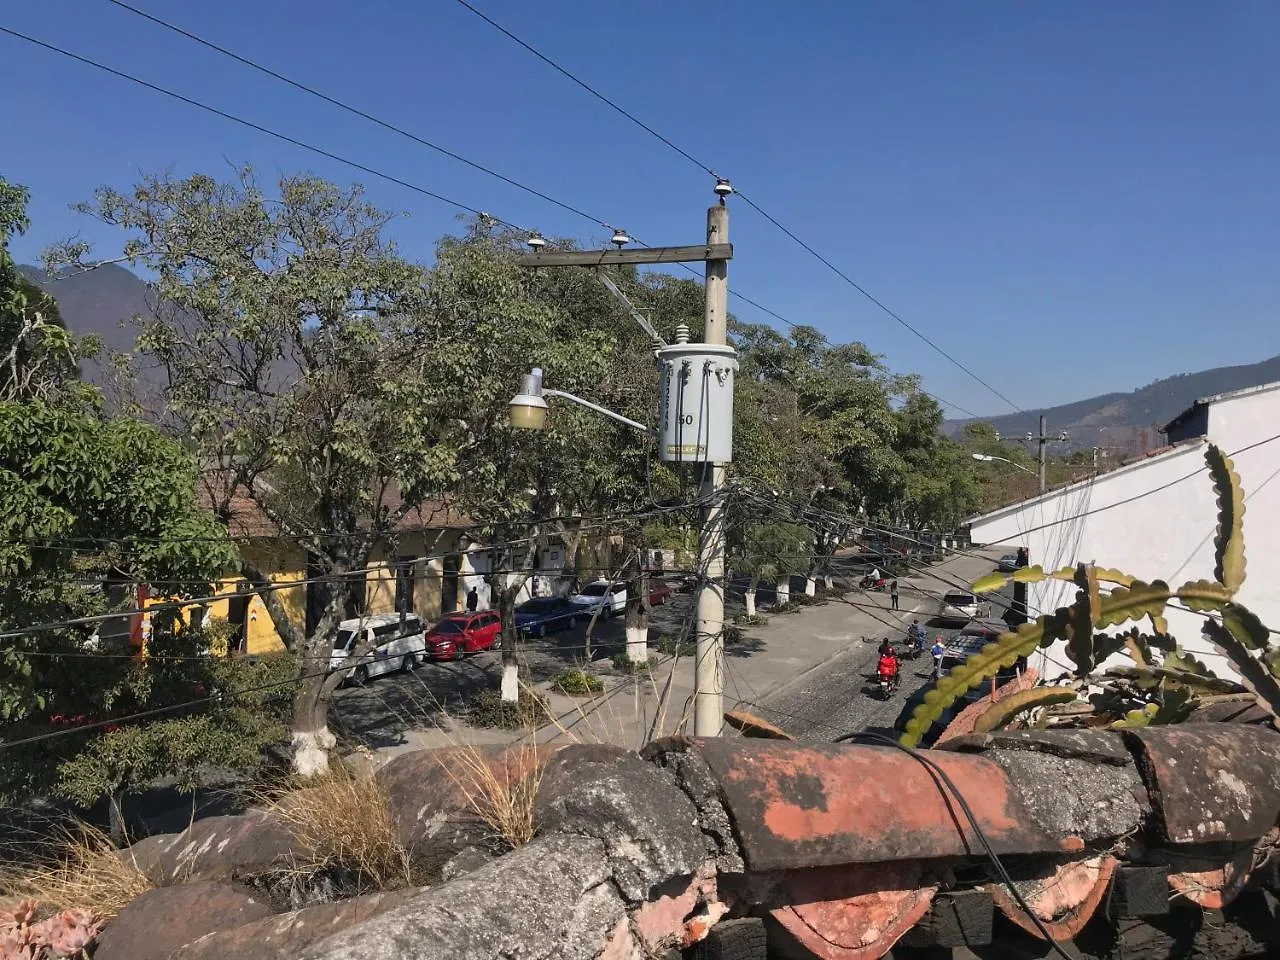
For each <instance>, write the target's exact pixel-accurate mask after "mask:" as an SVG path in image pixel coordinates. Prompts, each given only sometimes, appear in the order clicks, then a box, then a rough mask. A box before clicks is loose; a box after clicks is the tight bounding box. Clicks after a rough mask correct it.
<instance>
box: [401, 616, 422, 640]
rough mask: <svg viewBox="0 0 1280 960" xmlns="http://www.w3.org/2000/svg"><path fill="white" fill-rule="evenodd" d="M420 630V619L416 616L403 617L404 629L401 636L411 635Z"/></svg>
mask: <svg viewBox="0 0 1280 960" xmlns="http://www.w3.org/2000/svg"><path fill="white" fill-rule="evenodd" d="M421 632H422V621H421V620H419V619H418V618H417V617H405V618H404V630H403V631H402V634H401V635H402V636H406V637H412V636H415V635H416V634H419V633H421Z"/></svg>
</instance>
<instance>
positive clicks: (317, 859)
mask: <svg viewBox="0 0 1280 960" xmlns="http://www.w3.org/2000/svg"><path fill="white" fill-rule="evenodd" d="M260 799H262V800H265V801H266V803H265V804H264V805H265V806H266V807H267V809H268V810H270V811H271V812H272V813H274V814H275V815H276V816H278V817H280V819H281V820H282V821H283V822H284V823H285V825H286V826H287V827H288V828H289V830H290V832H291V833H292V834H293V835H294V838H295V839H296V841H297V846H296V849H295V853H294V860H295V862H294V863H293V865H292V868H291V872H292V873H294V874H295V875H296V876H299V877H302V876H315V875H317V874H322V873H341V874H346V875H350V876H351V877H352V878H353V879H354V881H355V882H356V884H357V885H358V886H359V887H360V888H371V889H376V890H394V889H398V888H400V887H405V886H409V885H410V884H412V883H413V882H414V877H413V871H412V869H411V862H410V857H409V854H408V851H407V850H405V848H404V846H403V845H402V844H401V843H400V840H399V838H398V837H397V835H396V829H395V823H394V822H393V820H392V818H391V806H390V803H389V801H388V799H387V795H386V792H385V791H384V790H383V789H382V787H381V786H379V784H378V782H377V781H376V780H374V778H373V775H372V773H368V772H360V773H354V772H352V771H351V770H349V769H347V768H346V767H345V766H343V765H342V764H341V763H335V764H334V765H333V767H332V768H331V770H330V771H329V773H327V774H325V775H324V776H321V777H312V778H309V779H306V780H300V781H296V782H292V783H289V784H286V785H284V786H282V787H277V788H275V789H274V790H272V791H271V793H270V795H269V796H263V797H261V798H260Z"/></svg>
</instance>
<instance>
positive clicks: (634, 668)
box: [613, 653, 653, 674]
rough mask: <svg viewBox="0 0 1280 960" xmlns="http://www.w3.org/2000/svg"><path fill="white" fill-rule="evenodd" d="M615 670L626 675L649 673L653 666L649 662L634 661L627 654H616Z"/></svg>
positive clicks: (614, 658) (614, 659) (614, 660)
mask: <svg viewBox="0 0 1280 960" xmlns="http://www.w3.org/2000/svg"><path fill="white" fill-rule="evenodd" d="M613 669H615V670H617V671H618V672H619V673H626V674H637V673H648V672H649V671H650V670H652V669H653V664H652V663H650V662H649V661H648V660H632V659H631V658H630V657H629V656H627V655H626V654H625V653H615V654H614V655H613Z"/></svg>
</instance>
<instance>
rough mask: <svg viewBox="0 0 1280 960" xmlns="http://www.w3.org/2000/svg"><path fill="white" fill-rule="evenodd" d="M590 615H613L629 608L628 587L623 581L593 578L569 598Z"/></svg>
mask: <svg viewBox="0 0 1280 960" xmlns="http://www.w3.org/2000/svg"><path fill="white" fill-rule="evenodd" d="M569 600H570V602H571V603H576V604H577V605H578V606H579V607H582V608H583V609H585V610H586V612H587V614H588V615H591V614H596V615H598V616H601V617H612V616H614V615H615V614H618V613H622V612H623V611H624V610H626V609H627V588H626V587H625V586H624V585H623V584H621V583H610V582H609V581H608V580H593V581H592V582H591V583H588V584H587V585H586V586H585V587H583V588H582V589H581V590H579V591H578V592H577V593H575V594H574V595H573V596H571V597H570V598H569Z"/></svg>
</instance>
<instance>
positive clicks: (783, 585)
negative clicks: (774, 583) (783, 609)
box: [778, 577, 791, 606]
mask: <svg viewBox="0 0 1280 960" xmlns="http://www.w3.org/2000/svg"><path fill="white" fill-rule="evenodd" d="M790 602H791V578H790V577H783V578H782V579H781V580H779V581H778V605H779V606H781V605H782V604H784V603H790Z"/></svg>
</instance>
